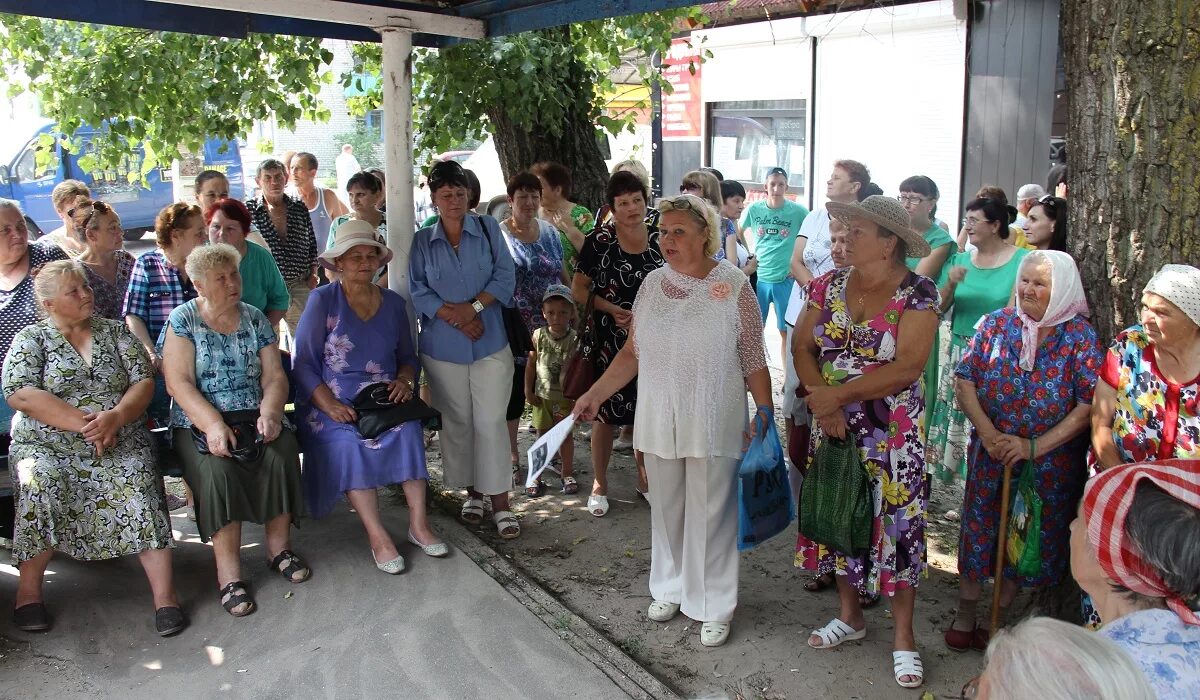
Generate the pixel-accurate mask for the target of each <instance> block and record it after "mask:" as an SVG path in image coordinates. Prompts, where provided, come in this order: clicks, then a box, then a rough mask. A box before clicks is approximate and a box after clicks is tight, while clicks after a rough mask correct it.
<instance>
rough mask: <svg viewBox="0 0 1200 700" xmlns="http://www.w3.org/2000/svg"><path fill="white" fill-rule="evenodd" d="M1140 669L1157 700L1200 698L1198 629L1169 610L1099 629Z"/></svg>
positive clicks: (1146, 612)
mask: <svg viewBox="0 0 1200 700" xmlns="http://www.w3.org/2000/svg"><path fill="white" fill-rule="evenodd" d="M1100 634H1102V635H1104V636H1105V637H1108V638H1109V639H1111V640H1113V641H1114V642H1116V643H1117V646H1119V647H1121V648H1122V649H1124V650H1125V651H1126V653H1128V654H1129V656H1131V657H1132V658H1133V661H1134V663H1136V664H1137V665H1138V666H1140V667H1141V669H1142V672H1143V673H1145V674H1146V680H1148V681H1150V687H1151V688H1153V689H1154V692H1155V693H1156V694H1157V695H1158V697H1159V698H1160V700H1168V698H1200V627H1195V626H1193V625H1187V624H1184V622H1183V621H1182V620H1180V619H1179V616H1178V615H1176V614H1175V613H1173V612H1171V611H1170V610H1139V611H1137V612H1134V613H1130V614H1128V615H1126V616H1125V617H1122V618H1118V619H1117V620H1114V621H1113V622H1111V623H1109V624H1106V625H1105V626H1104V627H1102V628H1101V629H1100Z"/></svg>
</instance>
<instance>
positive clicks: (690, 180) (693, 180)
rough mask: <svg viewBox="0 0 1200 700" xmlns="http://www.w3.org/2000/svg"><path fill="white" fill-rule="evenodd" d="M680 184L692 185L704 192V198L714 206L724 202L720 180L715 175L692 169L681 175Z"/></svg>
mask: <svg viewBox="0 0 1200 700" xmlns="http://www.w3.org/2000/svg"><path fill="white" fill-rule="evenodd" d="M680 184H681V185H683V186H685V187H687V186H689V185H690V186H692V187H696V188H698V189H699V190H700V192H701V193H703V194H704V198H705V199H707V200H708V203H709V204H711V205H713V206H714V207H719V206H721V205H722V204H724V200H723V199H722V198H721V181H720V180H718V179H717V176H716V175H713V174H712V173H706V172H704V171H703V170H693V171H691V172H689V173H686V174H685V175H684V176H683V180H682V181H681V182H680Z"/></svg>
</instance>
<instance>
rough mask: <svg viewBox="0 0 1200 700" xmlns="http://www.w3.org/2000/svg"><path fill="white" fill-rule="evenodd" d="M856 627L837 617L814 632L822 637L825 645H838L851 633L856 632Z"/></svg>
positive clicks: (822, 642)
mask: <svg viewBox="0 0 1200 700" xmlns="http://www.w3.org/2000/svg"><path fill="white" fill-rule="evenodd" d="M854 632H855V629H854V628H853V627H851V626H850V625H847V624H846V623H845V622H842V621H841V620H839V619H837V618H836V617H835V618H833V619H832V620H830V621H829V623H828V624H827V625H825V626H824V627H821V628H820V629H815V630H813V634H815V635H817V636H818V637H820V638H821V644H822V645H823V646H836V645H838V644H840V643H841V641H842V640H843V639H845V638H846V637H848V636H849V635H851V634H854Z"/></svg>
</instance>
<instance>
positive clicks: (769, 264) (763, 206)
mask: <svg viewBox="0 0 1200 700" xmlns="http://www.w3.org/2000/svg"><path fill="white" fill-rule="evenodd" d="M806 216H808V209H805V208H804V206H803V205H800V204H796V203H795V202H793V201H791V200H788V199H785V200H783V206H782V207H780V208H778V209H772V208H770V207H768V206H767V202H766V200H760V201H757V202H755V203H754V204H751V205H750V206H749V207H747V208H746V213H745V214H743V215H742V228H744V229H745V228H749V229H750V233H751V234H752V235H753V236H754V255H755V256H756V257H757V258H758V279H759V280H761V281H763V282H771V283H774V282H782V281H784V280H786V279H787V278H788V274H789V273H788V268H789V266H790V264H791V261H792V249H793V248H795V247H796V234H797V233H799V232H800V224H802V223H804V217H806Z"/></svg>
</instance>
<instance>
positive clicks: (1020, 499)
mask: <svg viewBox="0 0 1200 700" xmlns="http://www.w3.org/2000/svg"><path fill="white" fill-rule="evenodd" d="M1035 449H1037V440H1035V439H1030V440H1029V460H1028V461H1027V462H1025V468H1024V469H1022V470H1021V479H1020V480H1019V481H1018V482H1017V492H1016V493H1015V494H1014V495H1013V502H1012V507H1011V508H1009V509H1008V542H1007V543H1006V548H1007V551H1006V554H1007V557H1008V561H1009V562H1010V564H1011V565H1012V567H1013V568H1014V569H1015V570H1016V572H1017V576H1028V577H1031V578H1033V577H1038V576H1041V575H1042V497H1041V496H1040V495H1039V494H1038V490H1037V465H1036V464H1035V463H1034V461H1033V454H1034V450H1035Z"/></svg>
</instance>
